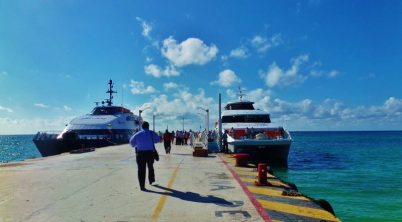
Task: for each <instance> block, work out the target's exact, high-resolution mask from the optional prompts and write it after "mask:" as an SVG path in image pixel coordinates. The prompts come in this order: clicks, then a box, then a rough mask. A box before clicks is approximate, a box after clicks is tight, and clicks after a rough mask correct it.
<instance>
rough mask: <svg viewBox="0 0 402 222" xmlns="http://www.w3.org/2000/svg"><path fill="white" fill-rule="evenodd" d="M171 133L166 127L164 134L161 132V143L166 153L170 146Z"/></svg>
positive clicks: (168, 151)
mask: <svg viewBox="0 0 402 222" xmlns="http://www.w3.org/2000/svg"><path fill="white" fill-rule="evenodd" d="M171 144H172V135H171V134H170V132H169V131H168V130H167V129H166V131H165V134H163V145H164V147H165V152H166V154H169V153H170V149H171V148H172V145H171Z"/></svg>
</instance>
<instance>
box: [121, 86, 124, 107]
mask: <svg viewBox="0 0 402 222" xmlns="http://www.w3.org/2000/svg"><path fill="white" fill-rule="evenodd" d="M123 104H124V90H123V86H121V106H123Z"/></svg>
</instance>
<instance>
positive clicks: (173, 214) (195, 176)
mask: <svg viewBox="0 0 402 222" xmlns="http://www.w3.org/2000/svg"><path fill="white" fill-rule="evenodd" d="M162 146H163V145H162V144H158V145H157V149H158V151H159V155H160V161H159V162H156V163H155V165H154V167H155V173H156V183H155V185H152V186H151V185H148V184H147V185H146V186H147V188H148V189H149V191H148V192H144V191H140V189H139V184H138V180H137V164H136V162H135V153H134V152H133V150H132V149H131V148H130V146H129V145H121V146H114V147H106V148H100V149H97V150H96V151H95V152H90V153H83V154H62V155H58V156H52V157H47V158H41V159H34V160H27V161H23V162H19V163H11V164H2V165H0V181H1V182H0V222H6V221H7V222H8V221H10V222H11V221H13V222H14V221H120V222H122V221H263V220H262V218H261V217H260V215H259V213H258V212H257V211H256V209H255V207H254V206H253V204H252V203H251V202H250V200H249V199H248V197H247V196H246V194H245V193H244V192H243V190H242V188H241V187H240V185H239V184H238V183H237V182H236V180H235V179H234V178H233V177H232V175H231V173H230V172H229V171H228V169H227V168H226V166H225V165H224V163H223V162H222V160H221V159H220V158H219V157H216V156H214V155H211V156H210V157H206V158H205V157H204V158H202V157H193V156H192V155H191V153H192V149H191V148H190V147H189V146H173V147H172V152H171V154H170V155H169V154H168V155H166V154H165V153H164V150H163V148H162Z"/></svg>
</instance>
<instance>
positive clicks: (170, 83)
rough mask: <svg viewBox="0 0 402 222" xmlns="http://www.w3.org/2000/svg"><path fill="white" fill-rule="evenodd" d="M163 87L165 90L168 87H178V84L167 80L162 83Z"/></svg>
mask: <svg viewBox="0 0 402 222" xmlns="http://www.w3.org/2000/svg"><path fill="white" fill-rule="evenodd" d="M163 87H164V88H165V90H169V89H175V88H177V87H179V85H177V83H174V82H167V83H163Z"/></svg>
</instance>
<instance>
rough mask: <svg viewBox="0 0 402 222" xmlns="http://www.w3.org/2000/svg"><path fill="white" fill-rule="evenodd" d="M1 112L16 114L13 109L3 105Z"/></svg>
mask: <svg viewBox="0 0 402 222" xmlns="http://www.w3.org/2000/svg"><path fill="white" fill-rule="evenodd" d="M0 112H9V113H12V112H14V110H12V109H11V108H8V107H4V106H1V105H0Z"/></svg>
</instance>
